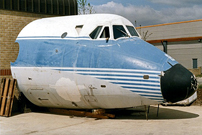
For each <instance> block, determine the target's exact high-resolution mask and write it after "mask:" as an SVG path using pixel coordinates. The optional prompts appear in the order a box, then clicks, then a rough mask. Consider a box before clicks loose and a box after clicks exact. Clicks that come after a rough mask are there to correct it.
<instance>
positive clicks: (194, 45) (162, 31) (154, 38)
mask: <svg viewBox="0 0 202 135" xmlns="http://www.w3.org/2000/svg"><path fill="white" fill-rule="evenodd" d="M137 30H138V32H139V33H141V36H142V38H143V39H144V40H146V41H147V42H149V43H151V44H153V45H154V46H156V47H157V48H159V49H161V50H162V51H163V45H162V42H164V41H166V43H167V53H168V54H169V55H170V56H172V57H173V58H175V59H176V60H177V61H178V62H179V63H181V64H182V65H183V66H185V67H186V68H188V69H192V68H193V59H197V66H198V67H202V42H201V40H202V19H200V20H191V21H184V22H176V23H168V24H159V25H152V26H144V27H138V28H137ZM145 33H147V34H145ZM145 37H146V38H145Z"/></svg>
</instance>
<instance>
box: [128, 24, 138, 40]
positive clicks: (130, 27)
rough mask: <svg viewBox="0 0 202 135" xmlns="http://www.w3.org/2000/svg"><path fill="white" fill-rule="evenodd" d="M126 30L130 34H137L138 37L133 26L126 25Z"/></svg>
mask: <svg viewBox="0 0 202 135" xmlns="http://www.w3.org/2000/svg"><path fill="white" fill-rule="evenodd" d="M126 27H127V29H128V31H129V32H130V34H131V36H137V37H139V35H138V34H137V31H136V30H135V28H134V27H133V26H126Z"/></svg>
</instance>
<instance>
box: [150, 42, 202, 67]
mask: <svg viewBox="0 0 202 135" xmlns="http://www.w3.org/2000/svg"><path fill="white" fill-rule="evenodd" d="M153 45H155V46H156V47H157V48H159V49H160V50H162V51H163V46H162V45H161V44H159V43H156V44H153ZM167 53H168V54H169V55H170V56H172V57H173V58H174V59H176V60H177V61H178V62H179V63H180V64H182V65H183V66H185V67H186V68H188V69H192V68H193V59H197V62H198V67H201V65H202V43H200V42H198V41H186V42H183V41H182V42H168V52H167Z"/></svg>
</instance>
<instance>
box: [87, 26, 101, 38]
mask: <svg viewBox="0 0 202 135" xmlns="http://www.w3.org/2000/svg"><path fill="white" fill-rule="evenodd" d="M101 29H102V26H98V27H96V28H95V29H94V30H93V32H91V33H90V35H89V36H90V37H91V38H92V39H96V38H97V37H98V35H99V33H100V31H101Z"/></svg>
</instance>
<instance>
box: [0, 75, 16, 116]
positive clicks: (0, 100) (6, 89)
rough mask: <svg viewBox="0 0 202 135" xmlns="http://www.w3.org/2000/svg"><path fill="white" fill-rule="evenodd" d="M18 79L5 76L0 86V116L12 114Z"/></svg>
mask: <svg viewBox="0 0 202 135" xmlns="http://www.w3.org/2000/svg"><path fill="white" fill-rule="evenodd" d="M16 83H17V81H16V79H9V78H3V79H2V81H1V86H0V116H6V117H9V116H11V112H12V106H13V99H14V91H15V88H16Z"/></svg>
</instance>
